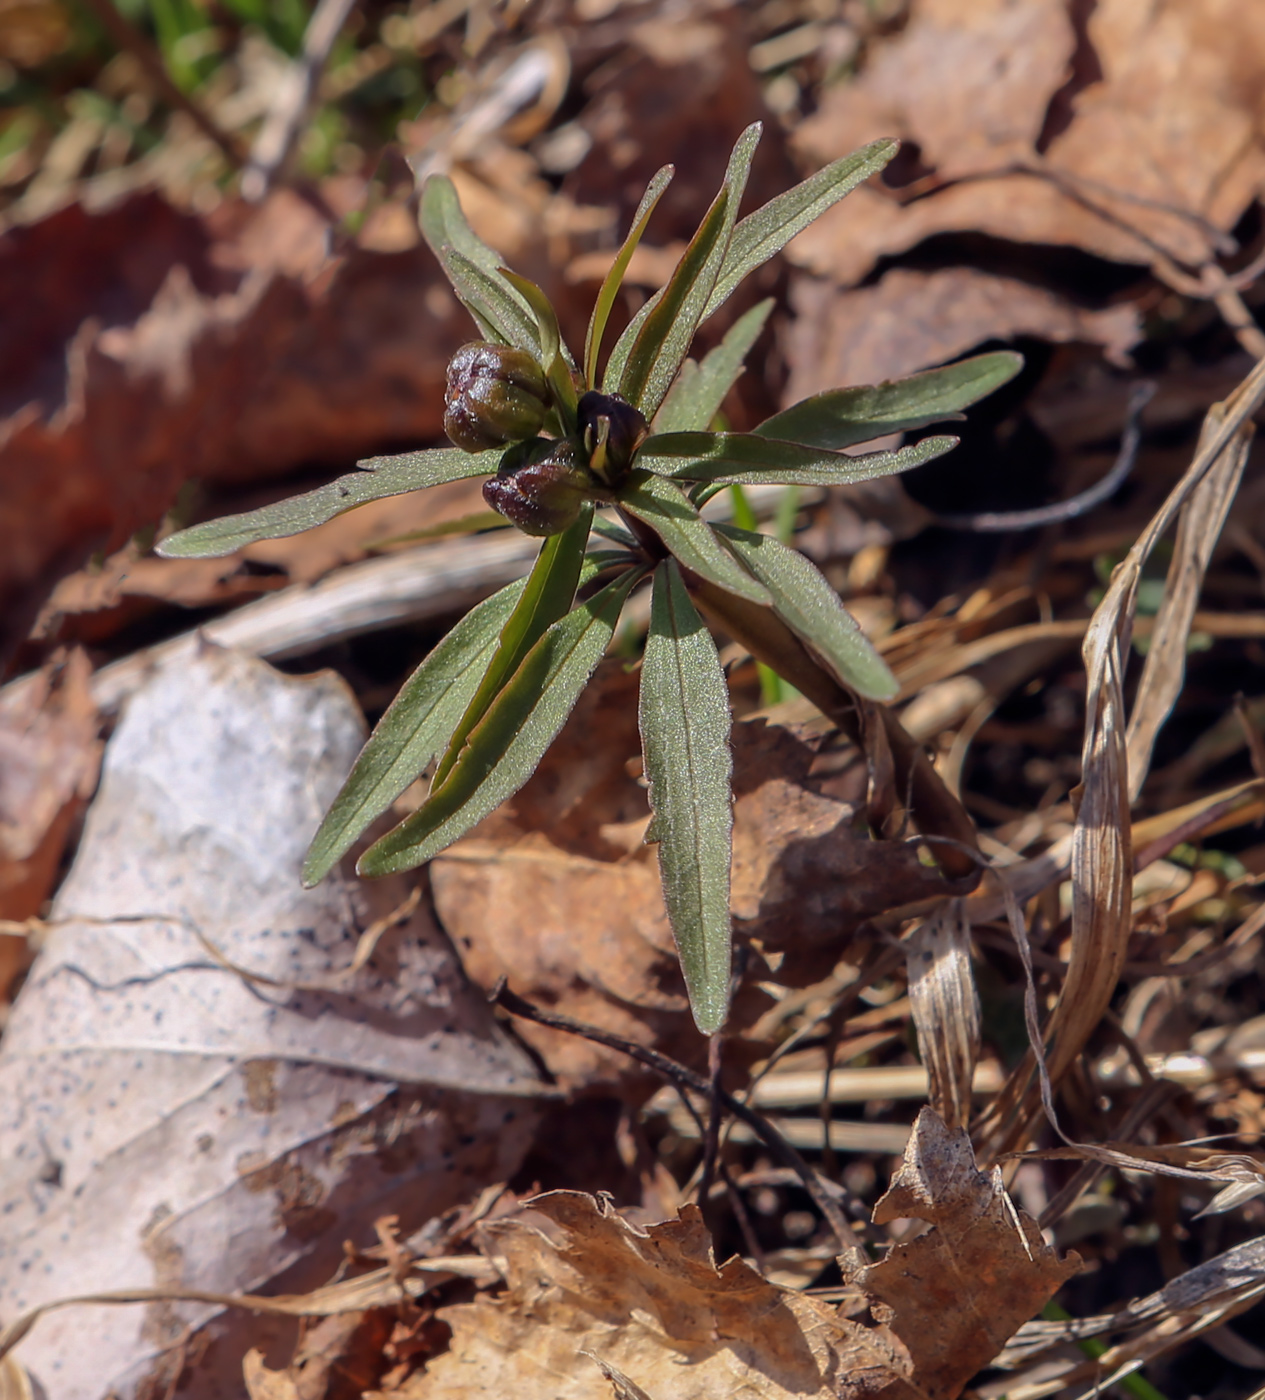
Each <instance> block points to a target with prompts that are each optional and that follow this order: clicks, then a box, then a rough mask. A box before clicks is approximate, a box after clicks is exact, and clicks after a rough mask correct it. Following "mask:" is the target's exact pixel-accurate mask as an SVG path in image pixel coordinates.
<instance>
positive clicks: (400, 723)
mask: <svg viewBox="0 0 1265 1400" xmlns="http://www.w3.org/2000/svg"><path fill="white" fill-rule="evenodd" d="M526 585H527V580H526V579H519V580H518V582H517V583H511V584H510V585H509V587H508V588H502V589H501V591H500V592H499V593H494V594H493V595H492V596H491V597H490V598H485V599H484V601H483V602H482V603H480V604H479V605H478V607H476V608H473V609H472V610H471V611H470V612H468V613H467V614H466V615H465V617H463V618H462V619H461V621H460V622H459V623H457V625H456V626H455V627H454V628H453V629H452V631H451V632H449V633H448V635H447V636H446V637H445V638H444V639H443V641H441V642H440V643H439V644H438V646H436V647H435V649H434V650H433V651H432V652H431V653H430V654H429V655H428V656H427V657H426V659H425V661H423V662H422V664H421V665H420V666H419V667H418V668H417V670H416V671H414V672H413V674H412V675H411V676H410V677H409V678H408V680H407V681H405V683H404V686H403V688H402V689H401V691H400V693H399V694H398V695H397V696H396V697H395V699H394V700H393V701H392V702H391V705H390V707H389V708H388V710H387V712H386V714H384V715H383V716H382V718H381V720H379V721H378V726H377V728H376V729H375V730H374V731H373V733H372V734H371V735H370V736H369V742H368V743H367V744H366V745H365V746H364V748H363V749H362V750H361V751H360V757H359V758H358V759H357V760H356V763H355V766H354V767H353V768H352V770H351V773H350V775H349V776H348V778H347V781H346V782H345V783H344V784H343V788H342V791H341V792H340V793H339V794H338V796H337V797H336V798H335V799H334V805H333V806H332V807H331V808H330V809H329V811H328V813H327V814H326V816H325V820H324V821H323V822H322V823H321V826H320V830H319V831H318V832H317V833H316V836H315V838H314V839H313V841H312V845H311V847H310V848H309V850H308V853H307V858H306V860H305V861H304V863H303V883H304V885H306V886H308V887H309V888H310V887H311V886H312V885H316V884H319V883H320V882H321V881H322V880H323V879H324V878H325V876H326V875H327V874H329V872H330V871H331V870H332V869H333V867H334V866H335V865H336V864H337V862H338V861H340V860H341V859H342V858H343V856H345V855H346V854H347V852H348V851H349V850H350V849H351V847H352V846H353V845H354V844H355V842H356V840H357V838H358V837H359V836H360V834H361V833H362V832H363V831H364V830H365V829H366V828H367V827H368V826H369V824H370V822H372V821H374V820H375V819H376V818H378V817H380V816H381V815H382V813H383V812H385V811H386V809H387V808H388V807H389V806H390V805H391V803H392V802H394V801H395V799H396V798H397V797H399V795H400V794H401V793H402V792H403V791H404V789H405V788H406V787H408V785H409V784H410V783H411V782H413V781H414V780H415V779H416V778H417V777H418V776H419V775H420V774H421V772H422V770H423V769H424V768H425V767H426V765H427V764H428V763H429V762H430V761H431V759H433V758H434V757H435V755H436V754H437V753H439V752H440V751H441V750H442V749H443V747H444V745H445V744H446V743H447V742H448V736H449V735H450V734H451V733H452V730H453V726H454V725H455V724H456V723H457V721H458V720H459V719H460V718H461V716H462V714H463V712H464V711H465V708H466V706H467V705H468V704H469V703H470V700H471V698H472V697H473V695H474V692H475V690H476V689H477V687H478V684H479V679H480V677H481V676H482V675H483V673H484V672H485V671H486V670H487V666H488V662H489V661H490V660H491V659H492V656H493V654H494V653H495V651H496V646H497V640H498V638H499V637H500V634H501V628H502V627H503V626H504V625H505V621H506V619H507V618H508V617H509V616H510V614H511V612H512V611H513V609H514V605H515V603H517V602H518V600H519V598H520V597H521V596H522V592H523V589H524V588H525V587H526Z"/></svg>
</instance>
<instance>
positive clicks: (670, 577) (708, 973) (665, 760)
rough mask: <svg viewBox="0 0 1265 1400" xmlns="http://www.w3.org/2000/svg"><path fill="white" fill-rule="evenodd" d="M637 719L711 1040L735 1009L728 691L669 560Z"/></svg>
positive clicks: (666, 871) (664, 867) (685, 959)
mask: <svg viewBox="0 0 1265 1400" xmlns="http://www.w3.org/2000/svg"><path fill="white" fill-rule="evenodd" d="M638 719H639V723H640V726H641V748H642V753H643V755H644V757H645V766H646V777H647V778H648V779H649V782H650V806H651V808H652V810H653V812H654V833H655V837H654V839H656V840H657V841H658V843H659V871H660V874H661V876H662V878H663V899H664V903H665V904H666V905H667V910H668V917H669V919H670V920H671V921H672V932H673V933H674V934H675V935H676V946H677V950H678V952H679V953H680V955H681V969H682V971H683V972H684V973H685V985H686V987H687V988H688V990H689V994H690V1008H691V1010H692V1011H693V1012H694V1020H695V1022H696V1023H697V1025H698V1028H699V1030H701V1031H703V1032H704V1033H705V1034H711V1033H712V1032H713V1031H718V1030H719V1029H720V1028H721V1026H722V1025H723V1024H724V1021H725V1013H726V1012H727V1010H728V1006H729V964H730V929H731V923H730V914H729V859H730V842H731V837H732V832H733V813H732V811H731V808H730V803H731V800H732V797H731V788H730V782H731V778H732V775H733V759H732V756H731V755H730V752H729V725H730V714H729V688H728V686H726V684H725V673H724V671H722V670H721V665H720V657H719V656H718V655H717V654H716V643H715V642H713V641H712V638H711V633H709V632H708V630H707V627H706V625H705V624H704V622H703V619H702V618H701V617H700V616H699V615H698V610H697V609H696V608H695V606H694V604H693V603H692V602H691V601H690V595H689V594H688V593H687V592H686V588H685V582H684V580H683V579H682V578H681V571H680V569H679V568H678V567H677V565H676V563H675V561H673V560H671V559H668V560H665V561H664V562H663V563H662V564H660V565H659V566H658V568H656V569H655V574H654V592H653V595H652V597H651V603H650V633H649V636H648V637H647V638H646V653H645V659H644V660H643V662H642V666H641V702H640V710H639V715H638Z"/></svg>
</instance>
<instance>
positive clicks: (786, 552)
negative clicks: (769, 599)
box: [716, 525, 900, 700]
mask: <svg viewBox="0 0 1265 1400" xmlns="http://www.w3.org/2000/svg"><path fill="white" fill-rule="evenodd" d="M716 532H717V534H719V535H720V537H721V538H722V539H723V540H724V541H725V543H726V544H727V545H728V546H729V548H730V549H732V550H733V552H734V553H735V554H736V555H737V556H738V558H739V559H740V560H741V561H742V563H743V564H745V565H746V567H747V568H748V569H750V570H751V572H752V573H753V574H754V575H755V577H756V578H758V579H759V580H760V582H761V583H762V584H764V586H765V587H766V588H767V589H768V590H769V592H770V593H771V594H772V595H773V610H774V611H775V612H776V613H777V614H778V616H779V617H780V618H781V619H782V621H783V622H785V623H786V624H787V626H788V627H790V628H791V630H792V631H794V632H795V633H797V634H798V636H799V637H800V638H801V639H802V640H803V641H805V642H807V644H808V645H809V646H810V647H811V648H812V650H813V651H814V652H815V653H816V654H817V656H818V657H819V658H820V659H821V660H822V661H823V662H824V663H825V664H826V666H827V667H828V668H829V669H830V670H832V671H833V672H834V673H835V675H836V676H837V677H838V679H839V680H841V681H842V682H843V683H844V685H846V686H848V687H850V688H851V689H852V690H855V691H857V692H858V693H859V694H861V695H864V696H866V697H867V698H868V699H871V700H890V699H891V698H892V697H893V696H894V695H895V694H896V693H897V691H898V690H899V689H900V686H899V685H898V684H897V682H896V677H895V676H893V675H892V673H891V671H890V670H889V669H888V667H887V663H886V662H885V661H884V660H883V658H882V657H881V656H880V655H879V654H878V652H877V651H875V650H874V647H873V644H872V643H871V642H870V639H869V638H868V637H867V636H866V635H865V633H864V632H862V631H861V628H860V627H859V626H858V625H857V622H856V619H855V618H854V617H853V616H852V614H851V613H849V612H848V611H847V610H846V609H845V608H844V606H843V604H842V603H840V601H839V595H838V594H837V593H836V592H835V591H834V589H833V588H831V586H830V584H829V583H827V582H826V580H825V579H824V578H823V577H822V576H821V573H820V572H819V571H818V569H817V567H816V566H815V565H814V564H813V563H812V561H811V560H809V559H806V558H805V557H804V556H803V555H802V554H801V553H800V552H799V551H798V550H797V549H791V548H789V547H788V546H787V545H784V544H782V543H781V542H780V541H779V540H775V539H772V538H770V536H768V535H762V534H759V533H757V532H753V531H750V530H740V529H736V528H735V527H734V526H732V525H717V526H716Z"/></svg>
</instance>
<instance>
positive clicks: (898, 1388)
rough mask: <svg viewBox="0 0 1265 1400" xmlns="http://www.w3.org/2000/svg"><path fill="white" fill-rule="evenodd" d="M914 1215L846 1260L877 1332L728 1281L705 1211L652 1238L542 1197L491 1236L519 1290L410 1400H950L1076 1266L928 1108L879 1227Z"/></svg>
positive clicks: (650, 1231)
mask: <svg viewBox="0 0 1265 1400" xmlns="http://www.w3.org/2000/svg"><path fill="white" fill-rule="evenodd" d="M901 1216H915V1217H917V1218H919V1219H923V1220H926V1221H928V1222H930V1223H931V1225H932V1227H933V1228H932V1229H930V1230H928V1231H927V1232H926V1233H925V1234H923V1235H921V1236H919V1237H918V1238H917V1239H915V1240H913V1241H911V1242H909V1243H907V1244H899V1245H895V1246H893V1248H892V1249H891V1251H890V1252H889V1253H888V1255H887V1257H886V1259H884V1260H883V1261H882V1262H881V1263H878V1264H873V1265H866V1264H861V1265H859V1266H850V1265H848V1264H847V1263H846V1262H845V1263H844V1274H845V1279H847V1280H848V1281H849V1282H852V1283H854V1284H857V1285H859V1286H860V1287H861V1288H862V1289H863V1290H864V1291H865V1292H867V1293H868V1295H869V1298H870V1302H871V1314H872V1316H873V1318H874V1319H875V1323H876V1325H873V1326H865V1325H862V1324H861V1323H859V1322H856V1321H854V1320H853V1319H852V1318H851V1317H847V1316H844V1315H843V1313H842V1311H841V1310H837V1309H835V1308H834V1307H832V1306H830V1305H829V1304H826V1303H824V1302H822V1301H820V1300H819V1299H816V1298H812V1297H808V1296H806V1295H804V1294H802V1293H797V1292H795V1291H793V1290H790V1289H784V1288H780V1287H778V1286H777V1285H776V1284H773V1283H770V1282H769V1281H768V1280H767V1279H765V1278H762V1277H761V1276H760V1275H759V1274H758V1273H756V1271H755V1270H754V1269H753V1268H751V1267H750V1266H749V1265H748V1264H746V1263H745V1262H744V1261H743V1260H741V1259H738V1258H733V1259H729V1260H727V1261H726V1262H725V1263H723V1264H721V1265H719V1266H717V1264H716V1262H715V1260H714V1258H713V1256H712V1253H711V1248H710V1241H709V1238H708V1235H707V1233H706V1231H705V1230H704V1228H703V1225H702V1220H701V1217H700V1215H699V1213H698V1211H697V1209H696V1208H695V1207H693V1206H686V1207H684V1208H683V1209H682V1211H681V1213H680V1216H679V1217H678V1218H677V1219H675V1220H667V1221H664V1222H663V1223H661V1224H658V1225H650V1226H647V1227H645V1228H644V1229H639V1228H638V1227H636V1226H635V1225H632V1224H630V1223H629V1222H628V1221H627V1220H624V1219H623V1218H622V1217H621V1216H620V1215H618V1214H617V1213H616V1212H615V1211H613V1210H612V1209H611V1208H610V1207H609V1206H607V1205H606V1204H605V1203H603V1202H600V1201H597V1200H594V1199H593V1198H592V1197H590V1196H587V1195H583V1194H581V1193H578V1192H571V1191H554V1192H551V1193H549V1194H548V1195H545V1196H539V1197H537V1198H536V1199H535V1200H533V1201H530V1202H528V1203H527V1205H526V1207H525V1209H524V1211H523V1212H522V1213H521V1214H519V1215H518V1216H515V1217H512V1218H510V1219H507V1220H500V1221H496V1222H494V1223H492V1224H490V1225H488V1226H486V1227H484V1229H483V1231H482V1232H481V1241H480V1242H481V1247H482V1248H483V1250H484V1252H485V1253H486V1254H487V1255H488V1256H489V1257H490V1258H491V1259H492V1261H493V1262H494V1263H495V1264H496V1266H497V1268H498V1269H499V1270H500V1272H501V1274H502V1276H503V1277H504V1279H505V1282H506V1289H505V1292H504V1293H502V1294H501V1295H500V1296H499V1297H495V1298H493V1297H487V1296H481V1297H479V1298H478V1299H477V1300H476V1301H475V1302H472V1303H463V1304H459V1305H457V1306H455V1307H451V1308H448V1309H446V1310H445V1311H443V1312H442V1313H441V1314H440V1315H441V1317H443V1318H444V1320H446V1321H447V1322H448V1323H449V1325H450V1326H451V1327H452V1329H453V1337H452V1346H451V1349H450V1350H449V1351H448V1352H447V1353H445V1354H444V1355H442V1356H440V1357H437V1358H436V1359H435V1360H433V1361H432V1362H431V1363H430V1365H429V1366H428V1367H427V1369H426V1370H425V1371H424V1372H421V1373H419V1374H418V1375H417V1376H415V1377H413V1379H412V1380H411V1381H410V1383H409V1385H408V1386H406V1387H405V1389H404V1390H403V1391H401V1392H400V1394H402V1395H404V1396H407V1397H409V1400H467V1397H470V1398H471V1400H472V1397H474V1396H484V1395H513V1396H514V1397H515V1400H609V1397H610V1395H611V1386H612V1383H614V1381H615V1380H616V1378H617V1381H618V1384H617V1385H616V1392H617V1394H619V1395H626V1394H632V1395H643V1394H644V1395H646V1396H650V1397H653V1400H668V1397H671V1400H714V1397H716V1396H726V1397H735V1398H736V1400H737V1398H739V1397H740V1398H741V1400H756V1397H759V1400H783V1397H785V1398H786V1400H790V1397H792V1396H794V1397H796V1400H862V1397H868V1398H871V1400H880V1397H881V1398H882V1400H898V1398H899V1400H914V1397H924V1398H925V1397H929V1396H930V1397H937V1400H952V1397H953V1396H956V1395H957V1394H959V1392H960V1391H961V1389H962V1387H963V1386H964V1385H965V1384H966V1383H967V1381H969V1380H970V1378H971V1376H972V1375H973V1374H974V1373H975V1372H976V1371H978V1370H979V1369H980V1368H981V1367H983V1366H985V1365H987V1363H988V1362H989V1361H990V1360H991V1359H992V1358H993V1356H994V1355H995V1354H996V1353H997V1352H998V1351H999V1350H1000V1349H1001V1348H1002V1346H1003V1345H1004V1344H1005V1342H1006V1340H1007V1339H1008V1338H1009V1337H1010V1336H1011V1335H1012V1334H1013V1333H1014V1332H1015V1331H1016V1329H1017V1328H1018V1327H1019V1326H1020V1325H1021V1324H1022V1323H1023V1322H1024V1321H1026V1320H1027V1319H1028V1318H1030V1317H1031V1316H1032V1315H1033V1314H1034V1313H1036V1312H1038V1311H1040V1309H1041V1307H1042V1306H1043V1305H1044V1303H1045V1302H1046V1301H1047V1300H1048V1299H1049V1298H1050V1297H1051V1295H1052V1294H1053V1293H1054V1292H1055V1290H1056V1289H1057V1288H1058V1287H1059V1285H1060V1284H1061V1283H1062V1282H1063V1281H1064V1279H1066V1278H1067V1277H1068V1276H1069V1275H1070V1274H1072V1273H1074V1272H1075V1271H1076V1269H1077V1268H1078V1267H1079V1263H1080V1261H1079V1260H1078V1259H1077V1257H1076V1256H1075V1255H1069V1256H1068V1258H1067V1259H1065V1260H1062V1261H1060V1260H1059V1259H1058V1257H1057V1256H1056V1255H1055V1253H1054V1251H1053V1250H1051V1249H1050V1248H1048V1247H1047V1246H1046V1245H1045V1244H1044V1243H1043V1241H1042V1239H1041V1235H1040V1232H1039V1230H1038V1229H1037V1227H1036V1225H1035V1223H1034V1222H1033V1221H1032V1220H1030V1219H1029V1218H1028V1217H1027V1216H1024V1215H1022V1214H1021V1213H1019V1212H1017V1211H1016V1210H1015V1209H1014V1207H1013V1206H1012V1205H1011V1204H1010V1200H1009V1198H1008V1197H1007V1195H1006V1193H1005V1190H1004V1189H1003V1187H1002V1184H1001V1177H1000V1174H999V1173H997V1172H993V1173H991V1174H984V1173H981V1172H979V1171H978V1170H977V1169H976V1166H975V1158H974V1156H973V1154H972V1152H971V1146H970V1141H969V1139H968V1138H967V1136H966V1133H965V1132H964V1131H961V1130H959V1131H956V1132H950V1131H949V1130H948V1129H947V1128H946V1127H945V1126H944V1124H943V1122H942V1121H941V1120H940V1119H939V1118H938V1117H937V1116H936V1115H935V1113H934V1112H932V1110H930V1109H924V1110H923V1112H922V1114H921V1116H920V1117H919V1119H918V1123H917V1125H916V1127H915V1129H914V1135H913V1138H912V1139H911V1141H910V1144H909V1147H908V1149H907V1150H906V1153H905V1162H904V1165H903V1166H902V1168H901V1170H900V1172H899V1173H898V1174H897V1176H896V1178H895V1180H894V1181H893V1183H892V1187H891V1189H890V1190H889V1191H888V1193H887V1195H886V1196H885V1197H884V1198H883V1200H882V1201H880V1203H879V1206H878V1207H877V1209H876V1213H875V1218H876V1220H878V1221H879V1222H880V1223H882V1222H885V1221H889V1220H894V1219H896V1218H898V1217H901ZM594 1363H596V1364H594ZM620 1387H622V1389H621V1388H620Z"/></svg>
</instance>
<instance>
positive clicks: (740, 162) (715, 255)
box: [602, 122, 761, 418]
mask: <svg viewBox="0 0 1265 1400" xmlns="http://www.w3.org/2000/svg"><path fill="white" fill-rule="evenodd" d="M760 131H761V126H760V123H759V122H753V123H752V124H751V125H750V126H749V127H748V128H747V129H746V131H744V132H743V133H742V135H741V136H740V137H739V138H738V144H737V145H736V146H735V147H734V149H733V154H732V155H731V156H730V157H729V169H728V170H727V171H726V173H725V181H724V184H723V185H721V188H720V193H719V194H718V195H717V196H716V198H715V200H714V202H713V203H712V207H711V208H710V209H709V210H708V211H707V214H706V216H705V217H704V219H703V222H702V223H701V224H700V225H699V228H698V232H697V233H696V234H695V235H694V237H693V238H692V239H691V240H690V243H689V246H688V247H687V248H686V250H685V252H684V253H683V254H682V255H681V261H680V262H679V263H677V265H676V269H675V271H674V272H673V273H672V276H671V278H670V279H669V280H668V283H667V285H666V286H665V287H664V288H663V290H662V291H661V292H660V293H659V294H657V296H656V297H655V298H652V300H651V301H650V302H647V303H646V305H645V306H644V307H642V309H641V311H639V312H638V313H637V315H636V316H635V317H634V318H633V320H632V322H631V323H630V324H629V326H628V329H627V330H626V331H625V332H624V334H623V335H622V336H620V338H619V340H618V341H617V342H616V345H615V349H614V350H613V351H612V352H611V359H610V363H609V364H608V365H607V367H606V376H605V379H604V380H603V385H602V387H603V388H604V389H606V390H607V391H609V390H610V388H611V387H612V386H614V387H615V388H616V390H617V392H618V393H620V394H622V395H623V396H624V398H626V399H627V400H628V402H629V403H631V404H634V405H635V406H636V407H637V408H639V409H640V410H641V411H642V413H644V414H645V415H646V417H647V418H653V417H654V415H655V413H656V412H657V411H658V408H659V405H660V404H661V403H662V402H663V399H664V396H665V395H666V394H667V392H668V389H669V388H670V387H671V384H672V381H673V380H674V379H675V378H676V372H677V370H679V369H680V368H681V365H682V363H683V361H684V360H685V357H686V355H687V354H688V353H689V348H690V342H691V341H692V340H693V339H694V332H695V331H696V330H697V329H698V323H699V322H700V321H701V320H702V318H703V311H704V309H705V308H706V306H707V302H708V299H709V298H710V296H711V294H712V289H713V288H714V287H715V285H716V278H717V277H718V276H719V274H720V268H721V264H722V262H723V261H724V257H725V250H726V249H727V248H728V246H729V239H730V236H731V235H732V233H733V228H734V223H735V221H736V219H737V217H738V205H739V203H740V202H741V200H742V192H743V190H744V189H746V185H747V176H748V175H749V174H750V172H751V160H752V157H753V156H754V155H755V148H756V144H757V143H758V142H759V140H760ZM643 313H644V315H643Z"/></svg>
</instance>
